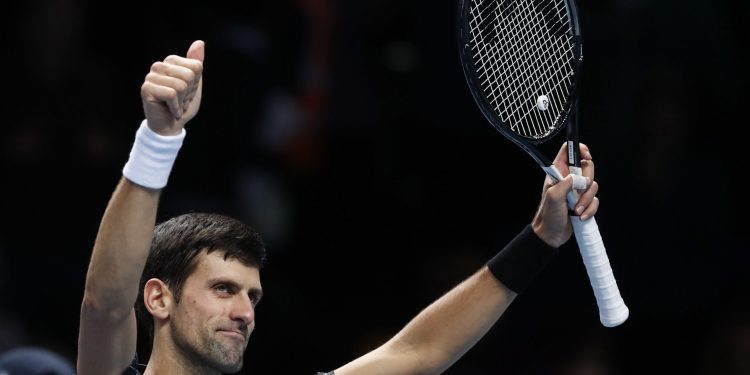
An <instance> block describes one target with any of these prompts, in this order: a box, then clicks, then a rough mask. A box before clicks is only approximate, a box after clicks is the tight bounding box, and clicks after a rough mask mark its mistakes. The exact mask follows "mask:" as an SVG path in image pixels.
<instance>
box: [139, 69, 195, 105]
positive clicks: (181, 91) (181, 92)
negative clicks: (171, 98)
mask: <svg viewBox="0 0 750 375" xmlns="http://www.w3.org/2000/svg"><path fill="white" fill-rule="evenodd" d="M146 81H148V82H151V83H153V84H155V85H158V86H165V87H169V88H172V89H174V90H175V91H176V92H177V99H178V102H179V103H183V102H184V101H185V100H186V98H187V97H188V95H189V94H190V92H189V91H188V88H189V87H188V83H187V82H185V81H183V80H181V79H179V78H174V77H170V76H165V75H160V74H156V73H148V74H147V75H146Z"/></svg>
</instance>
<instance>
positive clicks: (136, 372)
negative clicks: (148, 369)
mask: <svg viewBox="0 0 750 375" xmlns="http://www.w3.org/2000/svg"><path fill="white" fill-rule="evenodd" d="M141 371H145V366H144V365H141V364H139V363H138V354H136V355H134V356H133V360H132V361H131V362H130V366H128V368H126V369H125V371H123V372H122V375H142V372H141Z"/></svg>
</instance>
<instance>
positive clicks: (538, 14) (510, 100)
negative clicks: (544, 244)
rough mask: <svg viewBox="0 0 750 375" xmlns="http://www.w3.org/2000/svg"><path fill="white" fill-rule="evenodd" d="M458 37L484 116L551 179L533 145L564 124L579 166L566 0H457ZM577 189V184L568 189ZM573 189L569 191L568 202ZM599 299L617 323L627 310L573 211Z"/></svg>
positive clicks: (573, 198)
mask: <svg viewBox="0 0 750 375" xmlns="http://www.w3.org/2000/svg"><path fill="white" fill-rule="evenodd" d="M457 31H458V42H459V54H460V56H461V65H462V66H463V71H464V75H465V77H466V82H467V83H468V85H469V89H470V91H471V93H472V95H473V97H474V100H475V101H476V103H477V105H478V106H479V108H480V110H481V111H482V113H483V114H484V116H485V117H486V118H487V119H488V120H489V122H490V123H491V124H492V126H494V127H495V129H497V130H498V131H500V133H501V134H502V135H504V136H505V137H507V138H508V139H510V140H511V141H513V143H515V144H516V145H518V146H520V147H521V148H522V149H523V150H524V151H526V153H528V154H529V155H530V156H531V157H532V158H533V159H534V160H536V162H537V163H538V164H539V165H540V166H541V167H542V169H543V170H544V171H545V173H547V174H548V175H549V176H551V177H552V178H553V179H555V180H556V181H559V180H561V179H562V178H563V177H564V176H562V174H561V173H560V171H559V170H558V169H557V168H555V166H554V165H553V164H552V163H551V162H550V160H549V159H548V158H547V157H545V156H544V155H543V153H542V152H541V151H540V150H539V149H538V148H537V147H536V145H539V144H541V143H544V142H546V141H548V140H550V139H551V138H552V137H553V136H554V135H556V134H557V132H558V131H559V130H560V129H562V128H564V127H565V126H566V125H567V136H568V138H567V139H568V142H567V149H568V165H569V166H570V168H569V169H570V171H571V173H575V174H579V175H580V174H581V156H580V148H579V144H578V124H577V120H576V110H577V102H578V94H577V88H578V84H579V76H580V72H581V63H582V59H583V52H582V44H581V31H580V27H579V25H578V18H577V13H576V6H575V3H574V2H573V1H572V0H459V2H458V25H457ZM574 191H575V190H574ZM577 201H578V196H577V193H575V192H571V193H569V194H568V205H569V206H570V207H571V208H573V207H574V205H575V203H576V202H577ZM571 221H572V222H573V231H574V232H575V237H576V241H577V242H578V248H579V249H580V251H581V256H582V258H583V263H584V265H585V266H586V272H587V273H588V276H589V280H590V281H591V287H592V288H593V290H594V296H595V297H596V303H597V305H598V307H599V320H600V321H601V323H602V324H603V325H604V326H606V327H615V326H618V325H620V324H622V323H623V322H624V321H625V320H626V319H627V318H628V314H629V311H628V308H627V306H625V302H624V301H623V299H622V297H621V296H620V291H619V289H618V288H617V282H616V281H615V277H614V274H613V273H612V268H611V266H610V264H609V258H608V257H607V252H606V250H605V248H604V243H603V242H602V237H601V235H600V234H599V228H598V226H597V225H596V220H595V219H594V218H593V217H592V218H589V219H588V220H586V221H582V220H581V219H580V218H579V217H578V216H571Z"/></svg>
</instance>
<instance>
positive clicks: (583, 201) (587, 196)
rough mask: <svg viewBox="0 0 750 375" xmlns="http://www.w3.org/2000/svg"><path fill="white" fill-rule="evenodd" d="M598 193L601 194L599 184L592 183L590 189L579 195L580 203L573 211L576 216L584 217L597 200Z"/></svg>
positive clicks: (577, 203) (578, 202)
mask: <svg viewBox="0 0 750 375" xmlns="http://www.w3.org/2000/svg"><path fill="white" fill-rule="evenodd" d="M597 192H599V184H598V183H597V182H596V181H592V182H591V184H590V185H589V187H588V189H586V191H584V192H583V193H581V194H579V195H578V201H577V202H576V205H575V208H574V209H573V210H574V211H575V212H576V214H578V215H582V214H583V213H584V212H586V210H587V209H588V206H589V205H590V204H591V203H592V202H594V201H595V200H596V199H597V198H596V194H597Z"/></svg>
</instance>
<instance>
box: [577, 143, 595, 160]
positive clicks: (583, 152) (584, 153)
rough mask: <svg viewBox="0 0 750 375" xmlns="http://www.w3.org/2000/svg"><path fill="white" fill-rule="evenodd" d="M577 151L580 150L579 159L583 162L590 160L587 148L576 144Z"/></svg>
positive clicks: (589, 151)
mask: <svg viewBox="0 0 750 375" xmlns="http://www.w3.org/2000/svg"><path fill="white" fill-rule="evenodd" d="M578 146H579V149H580V150H581V159H583V160H591V159H592V157H591V150H590V149H589V146H587V145H585V144H583V143H578Z"/></svg>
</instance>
